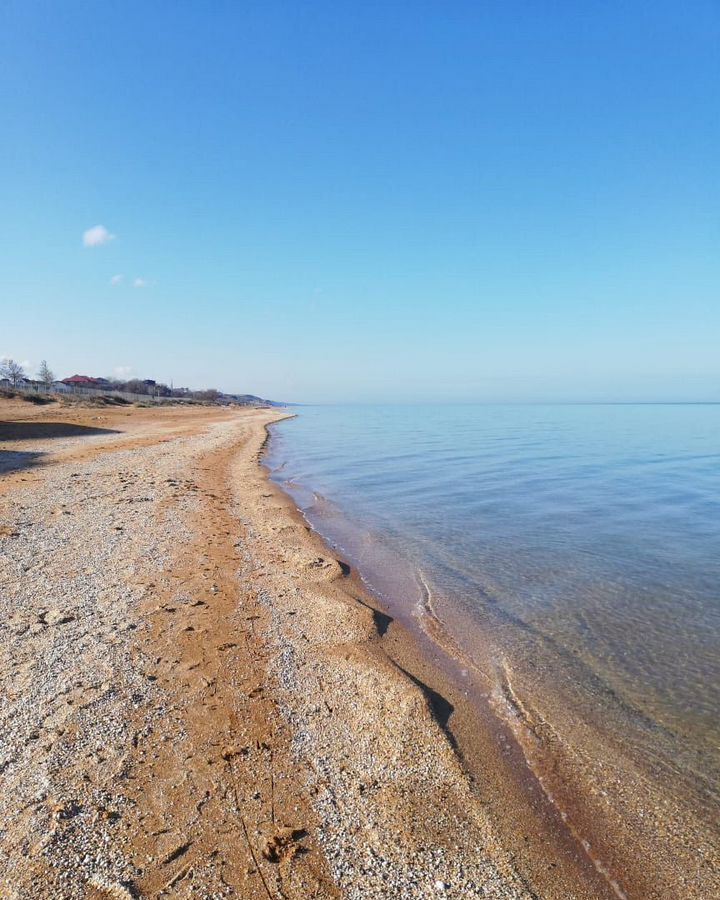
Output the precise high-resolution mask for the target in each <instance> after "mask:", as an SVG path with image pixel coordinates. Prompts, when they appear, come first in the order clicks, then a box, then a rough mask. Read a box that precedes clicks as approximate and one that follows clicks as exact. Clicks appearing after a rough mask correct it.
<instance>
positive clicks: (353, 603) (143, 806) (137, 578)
mask: <svg viewBox="0 0 720 900" xmlns="http://www.w3.org/2000/svg"><path fill="white" fill-rule="evenodd" d="M0 404H2V405H1V406H0V441H2V442H3V447H2V453H0V475H1V476H2V477H0V554H1V556H0V678H1V679H2V705H1V708H0V717H1V722H0V822H1V823H2V827H1V830H0V896H2V897H8V898H18V900H20V898H23V900H24V898H35V897H48V898H104V897H145V898H151V897H153V898H154V897H188V898H189V897H193V898H196V897H201V898H220V897H259V898H266V900H267V898H278V900H279V898H306V897H307V898H310V897H318V898H320V897H323V898H324V897H328V898H329V897H348V898H374V897H391V898H395V897H398V898H431V897H453V898H466V897H496V898H524V897H546V898H601V897H606V896H613V893H612V890H611V888H610V886H609V885H608V884H607V881H606V880H605V879H603V878H601V877H600V876H599V875H598V874H597V873H596V872H595V871H594V870H592V867H591V866H589V865H588V863H587V860H586V859H585V858H584V857H583V854H582V852H579V851H578V848H577V847H576V846H574V844H573V840H572V838H571V837H570V836H569V835H567V834H565V833H563V830H562V827H559V826H558V823H557V822H556V821H554V820H553V813H552V810H548V809H547V808H546V804H543V798H542V797H541V796H540V795H539V793H538V792H535V793H533V790H532V786H531V785H530V783H529V779H528V775H527V773H526V772H523V771H521V769H522V755H521V754H520V753H515V752H514V751H513V748H512V746H511V743H512V737H511V735H510V734H509V733H505V732H503V731H502V729H499V730H494V729H493V727H491V726H489V725H488V723H483V722H481V721H479V720H478V719H477V718H476V717H475V714H474V713H473V711H472V710H471V709H470V704H469V703H468V701H467V698H464V697H463V696H462V692H461V691H458V690H457V688H454V687H453V685H452V684H451V683H449V682H448V681H446V680H444V676H443V675H442V673H441V672H440V671H439V670H438V669H436V668H435V667H433V665H432V663H431V661H430V660H429V659H428V658H427V654H426V655H422V654H420V653H419V652H418V647H417V644H416V643H414V642H413V640H412V638H411V636H410V635H408V634H407V633H406V632H405V631H403V629H402V628H401V627H400V626H399V625H398V624H397V623H392V622H391V621H390V620H389V619H388V618H387V617H386V616H384V615H383V613H382V611H380V610H379V609H377V608H375V606H374V601H373V599H372V597H369V596H368V595H367V594H366V593H365V592H364V591H363V589H362V586H361V585H360V584H359V582H358V581H357V579H356V578H355V577H354V576H353V575H352V574H351V573H349V572H348V570H347V567H345V566H344V565H343V564H342V563H341V562H340V561H338V560H336V559H335V558H334V557H333V555H332V554H331V553H329V551H328V550H327V548H326V547H325V546H324V545H323V544H322V543H321V542H320V540H319V538H318V537H317V536H316V535H314V534H312V533H311V532H310V531H309V529H308V528H307V526H306V525H305V523H304V522H303V520H302V518H301V517H300V516H299V515H298V514H297V512H296V511H295V509H294V507H293V505H292V503H291V502H290V501H289V499H288V498H287V497H285V496H284V495H283V494H282V493H281V492H280V491H279V490H278V489H277V488H276V487H274V486H273V485H271V484H270V483H269V482H268V480H267V478H266V476H265V474H264V472H263V470H262V468H261V466H260V465H259V455H260V452H261V450H262V446H263V443H264V441H265V439H266V426H267V425H268V423H270V422H273V421H276V420H277V419H279V418H281V417H282V415H284V413H281V412H278V411H269V410H242V411H237V410H224V409H216V408H201V409H198V408H194V409H175V408H167V409H153V410H143V409H108V410H98V409H85V410H84V409H79V408H73V409H63V408H59V407H56V406H50V407H40V408H32V407H29V406H28V405H27V404H24V403H21V402H19V401H0ZM508 772H511V773H512V774H511V776H510V777H508Z"/></svg>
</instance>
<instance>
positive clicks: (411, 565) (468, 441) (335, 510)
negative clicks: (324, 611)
mask: <svg viewBox="0 0 720 900" xmlns="http://www.w3.org/2000/svg"><path fill="white" fill-rule="evenodd" d="M267 462H268V464H269V465H270V467H271V468H272V469H274V470H277V475H276V480H278V481H279V482H280V483H286V482H288V481H291V482H292V483H293V484H295V485H296V486H301V488H302V493H301V494H298V493H296V497H298V498H299V502H300V504H301V505H302V506H303V507H304V508H305V509H306V513H307V515H308V517H309V518H310V520H311V521H312V522H313V524H314V525H315V526H316V527H317V528H318V530H320V531H321V533H324V534H325V535H326V536H328V537H330V538H331V539H334V540H335V541H336V542H338V543H340V545H341V546H344V547H345V549H346V550H347V552H348V555H349V556H350V557H351V558H352V559H353V560H354V561H355V562H356V563H358V564H359V565H360V568H361V570H363V571H364V574H365V575H366V577H367V578H368V579H369V580H370V582H371V584H373V583H374V585H375V586H376V587H379V588H380V589H385V591H386V592H387V593H389V594H392V593H395V594H396V595H397V592H403V591H404V592H405V593H407V592H408V584H410V580H409V577H408V573H412V572H418V571H422V573H423V574H424V577H425V578H426V579H427V582H428V584H429V585H430V589H431V590H432V592H433V595H434V597H435V600H436V603H437V604H438V611H439V613H440V615H441V617H442V618H443V619H444V620H445V621H446V622H447V623H448V626H449V627H450V628H451V629H452V631H453V634H454V637H455V639H456V640H457V641H458V642H459V643H460V644H461V645H462V646H463V648H464V650H465V651H466V652H467V653H468V654H469V655H470V656H471V657H474V658H475V659H476V660H477V662H478V664H479V665H480V666H486V665H487V656H488V654H490V655H492V654H493V653H495V654H496V658H497V659H498V660H499V659H502V660H509V661H510V665H512V667H513V669H518V670H519V671H520V670H524V671H526V672H529V671H532V672H533V673H534V675H533V677H534V678H535V681H536V683H537V685H538V690H539V688H540V686H541V685H546V686H547V684H549V683H550V682H551V681H552V680H553V679H555V684H556V686H558V685H559V687H560V688H561V689H562V691H564V694H565V697H564V701H563V702H568V698H570V700H571V702H572V703H574V704H575V705H576V714H578V715H580V716H581V717H582V716H586V717H587V719H588V721H589V720H591V719H597V718H598V717H601V716H606V717H607V718H608V721H611V720H613V719H614V720H615V721H616V722H619V721H620V720H622V722H623V728H627V722H628V720H629V719H633V721H634V722H635V724H636V725H637V726H638V728H640V733H641V737H640V738H638V740H640V741H642V740H647V741H650V740H652V741H653V742H654V743H656V744H659V745H662V744H663V741H665V742H666V743H667V747H666V752H667V754H668V758H670V757H673V758H674V759H675V761H676V763H677V765H679V766H681V767H682V769H683V770H684V771H686V772H687V773H691V774H692V775H693V777H697V778H699V779H700V780H701V781H703V782H704V783H705V785H706V786H707V787H708V789H711V786H712V785H713V783H716V773H717V765H718V745H719V744H720V719H719V718H718V711H720V654H718V644H719V641H718V636H719V635H720V598H719V597H718V585H719V584H720V406H712V405H697V406H696V405H619V406H614V405H587V406H570V405H568V406H559V405H558V406H427V407H423V406H413V407H307V408H302V409H301V410H300V415H299V416H298V418H296V419H293V420H290V421H287V422H284V423H281V425H279V426H278V427H277V428H276V429H275V431H274V437H273V440H272V441H271V445H270V451H269V456H268V458H267ZM281 465H282V471H280V470H279V467H280V466H281ZM308 491H309V493H308ZM318 498H324V499H323V500H322V501H321V500H319V499H318ZM414 599H415V598H412V601H411V602H414ZM551 705H552V704H550V705H549V706H548V707H547V708H548V709H550V708H551ZM643 728H644V729H645V731H646V734H645V737H642V729H643ZM648 735H652V737H649V736H648Z"/></svg>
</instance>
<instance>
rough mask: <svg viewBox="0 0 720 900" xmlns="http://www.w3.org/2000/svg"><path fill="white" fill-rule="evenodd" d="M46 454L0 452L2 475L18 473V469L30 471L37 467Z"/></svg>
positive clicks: (16, 451) (12, 451) (0, 471)
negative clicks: (32, 467) (31, 468)
mask: <svg viewBox="0 0 720 900" xmlns="http://www.w3.org/2000/svg"><path fill="white" fill-rule="evenodd" d="M44 455H45V454H44V453H23V452H20V451H18V450H0V475H6V474H7V473H8V472H17V471H18V469H29V468H30V467H31V466H35V465H37V464H38V462H39V461H40V458H41V457H43V456H44Z"/></svg>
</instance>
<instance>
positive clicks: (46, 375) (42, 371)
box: [38, 360, 55, 387]
mask: <svg viewBox="0 0 720 900" xmlns="http://www.w3.org/2000/svg"><path fill="white" fill-rule="evenodd" d="M38 378H39V379H40V381H42V382H43V384H46V385H47V386H48V387H49V386H50V385H51V384H52V383H53V381H55V376H54V375H53V371H52V369H51V368H50V366H49V365H48V364H47V362H46V361H45V360H43V361H42V362H41V363H40V368H39V369H38Z"/></svg>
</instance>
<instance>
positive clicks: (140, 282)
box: [133, 278, 147, 288]
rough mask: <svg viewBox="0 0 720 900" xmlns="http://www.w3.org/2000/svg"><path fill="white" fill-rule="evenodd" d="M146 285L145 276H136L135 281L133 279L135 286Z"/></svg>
mask: <svg viewBox="0 0 720 900" xmlns="http://www.w3.org/2000/svg"><path fill="white" fill-rule="evenodd" d="M146 286H147V281H146V280H145V279H144V278H136V279H135V281H133V287H134V288H144V287H146Z"/></svg>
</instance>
